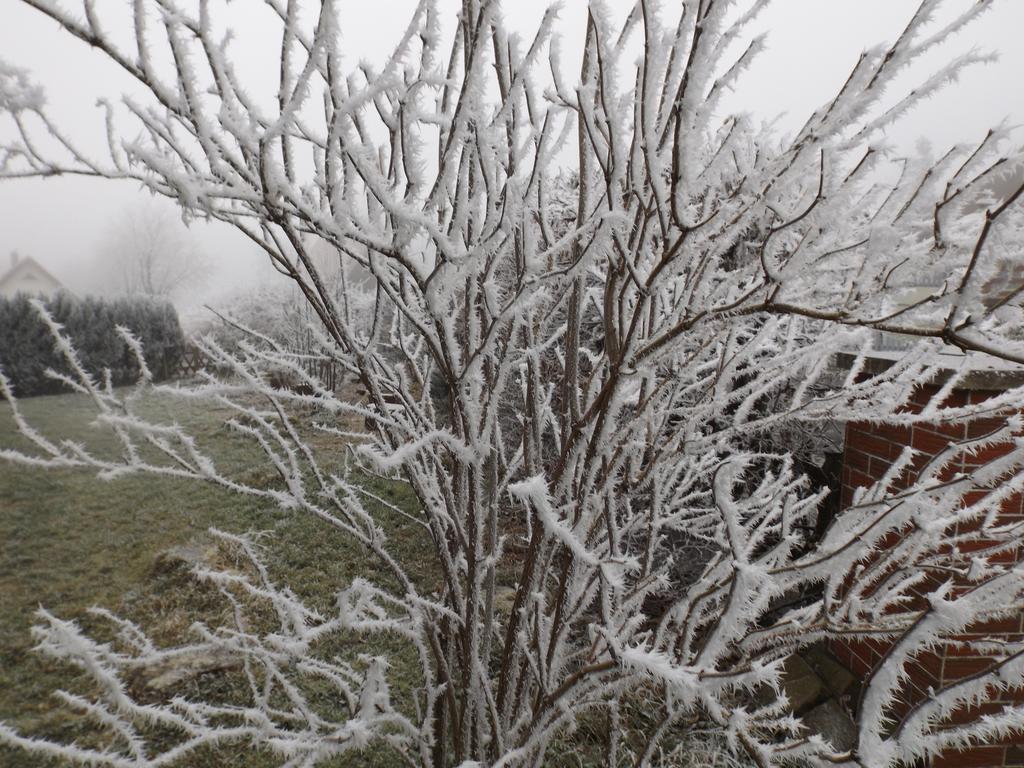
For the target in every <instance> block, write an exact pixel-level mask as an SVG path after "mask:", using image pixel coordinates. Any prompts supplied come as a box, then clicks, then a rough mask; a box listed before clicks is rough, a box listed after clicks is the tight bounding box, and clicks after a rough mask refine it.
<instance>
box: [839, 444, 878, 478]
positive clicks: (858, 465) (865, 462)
mask: <svg viewBox="0 0 1024 768" xmlns="http://www.w3.org/2000/svg"><path fill="white" fill-rule="evenodd" d="M843 461H844V463H845V465H846V466H847V467H850V468H851V469H856V470H857V471H858V472H863V473H864V474H865V475H871V474H873V473H872V472H871V457H869V456H868V455H867V454H866V453H861V452H860V451H858V450H855V449H850V448H848V449H847V450H846V456H845V457H844V459H843Z"/></svg>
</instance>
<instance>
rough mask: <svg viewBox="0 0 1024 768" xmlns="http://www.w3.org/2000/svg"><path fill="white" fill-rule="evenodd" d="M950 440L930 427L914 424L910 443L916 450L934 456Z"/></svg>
mask: <svg viewBox="0 0 1024 768" xmlns="http://www.w3.org/2000/svg"><path fill="white" fill-rule="evenodd" d="M950 442H952V441H951V440H950V439H949V438H948V437H946V436H945V435H940V434H938V433H936V432H933V431H932V430H931V429H928V428H926V427H922V426H920V425H917V424H915V425H914V430H913V435H912V437H911V441H910V444H911V445H912V446H914V448H916V449H917V450H919V451H922V452H924V453H926V454H927V455H929V456H934V455H935V454H937V453H939V452H940V451H942V450H943V449H944V448H946V446H948V445H949V444H950Z"/></svg>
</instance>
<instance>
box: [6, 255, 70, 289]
mask: <svg viewBox="0 0 1024 768" xmlns="http://www.w3.org/2000/svg"><path fill="white" fill-rule="evenodd" d="M63 288H64V286H63V285H61V283H60V280H58V279H57V278H55V277H54V276H53V275H51V274H50V273H49V272H48V271H46V269H45V268H44V267H43V265H42V264H40V263H39V262H38V261H36V260H35V259H33V258H32V257H31V256H19V255H18V254H17V253H12V254H11V262H10V268H9V269H8V270H7V271H6V272H4V273H2V274H0V296H7V297H10V296H14V294H16V293H27V294H29V295H30V296H38V295H39V294H43V295H44V296H50V295H52V294H54V293H57V291H60V290H63Z"/></svg>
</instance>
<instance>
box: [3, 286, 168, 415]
mask: <svg viewBox="0 0 1024 768" xmlns="http://www.w3.org/2000/svg"><path fill="white" fill-rule="evenodd" d="M31 302H32V300H31V298H30V297H29V296H26V295H24V294H18V295H17V296H15V297H13V298H0V370H3V372H4V374H5V375H6V376H7V378H8V379H9V380H10V382H11V384H12V385H13V387H14V392H15V394H16V395H20V396H22V397H24V396H27V395H40V394H47V393H54V392H61V391H63V390H64V389H65V385H64V384H63V383H62V382H60V381H59V380H57V379H55V378H53V377H52V376H49V375H47V370H48V369H50V370H53V371H56V372H58V373H68V370H67V363H66V362H65V361H64V359H63V357H62V356H61V355H60V353H59V352H58V351H57V350H56V349H55V348H54V343H53V336H52V335H51V334H50V332H49V331H48V329H47V328H46V325H45V324H44V322H43V320H42V319H41V317H40V316H39V313H38V312H37V311H36V309H35V308H34V307H33V306H32V303H31ZM45 304H46V306H47V308H48V309H49V311H50V313H51V314H52V315H53V317H54V319H55V320H56V321H57V322H58V323H60V324H61V325H62V326H64V329H65V331H66V333H67V334H68V336H69V337H70V338H71V340H72V341H73V342H74V344H75V345H76V348H77V350H78V353H79V356H80V357H81V360H82V363H83V364H84V366H85V368H86V369H87V370H89V371H95V372H102V371H109V372H110V377H111V381H112V383H113V384H114V385H121V384H128V383H131V382H133V381H135V380H136V379H137V378H138V375H139V370H138V365H137V364H136V362H135V358H134V355H133V354H132V352H131V350H130V349H129V348H128V346H127V344H126V343H125V341H124V340H123V339H122V338H121V336H120V334H118V332H117V327H118V326H123V327H125V328H127V329H128V330H129V331H131V333H132V334H133V335H134V336H135V337H136V338H137V339H139V340H140V341H141V342H142V346H143V349H144V351H145V357H146V363H147V365H148V366H149V369H150V371H151V372H152V374H153V377H154V378H155V379H158V380H159V379H166V378H168V377H169V376H173V375H174V373H175V372H176V371H177V369H178V365H179V363H180V361H181V356H182V353H183V351H184V347H185V338H184V335H183V334H182V332H181V325H180V324H179V323H178V314H177V312H176V311H175V309H174V306H173V305H172V304H171V303H170V302H167V301H156V300H153V299H146V298H124V299H98V298H92V297H89V298H84V299H78V298H75V297H73V296H71V295H69V294H63V293H62V294H58V295H57V296H54V297H52V298H50V299H46V300H45Z"/></svg>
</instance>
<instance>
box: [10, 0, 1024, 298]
mask: <svg viewBox="0 0 1024 768" xmlns="http://www.w3.org/2000/svg"><path fill="white" fill-rule="evenodd" d="M76 2H77V0H64V5H65V6H66V7H76V6H75V5H74V3H76ZM973 2H974V0H950V1H949V2H948V3H947V6H948V8H947V14H952V13H953V12H955V11H956V10H958V9H963V8H965V7H967V6H969V5H970V4H972V3H973ZM632 3H633V0H608V5H609V6H610V7H611V8H612V9H614V10H615V12H616V17H617V19H621V18H624V16H625V13H626V12H627V11H628V9H629V7H630V6H631V5H632ZM340 5H341V8H342V9H343V10H342V14H341V16H342V19H343V23H344V25H345V27H344V29H343V36H344V43H345V46H346V51H347V58H348V60H349V61H350V62H354V61H356V60H358V59H360V58H366V59H369V60H370V61H372V62H376V63H379V62H381V61H382V60H383V59H384V58H385V55H386V53H387V52H389V51H390V50H391V48H392V46H393V43H394V41H395V39H396V37H397V35H398V34H399V32H400V28H401V25H402V24H403V23H404V22H405V21H406V19H407V18H408V15H409V12H410V10H411V9H412V7H413V6H414V5H415V3H414V2H413V0H341V3H340ZM450 5H451V12H450V14H449V18H448V21H449V24H450V23H451V22H452V21H453V20H454V18H455V14H456V12H457V7H458V2H456V1H455V0H451V2H450ZM547 5H548V3H547V2H546V0H518V2H517V1H516V0H504V2H503V9H504V13H505V16H506V18H507V19H508V20H509V22H510V24H512V25H513V26H516V27H520V28H522V29H523V30H524V33H525V32H526V30H528V29H529V28H530V27H531V26H532V24H533V23H534V22H535V21H536V20H537V19H539V18H540V16H541V14H542V13H543V10H544V8H546V7H547ZM917 5H918V0H776V1H775V5H774V6H773V7H772V8H770V9H769V11H767V12H766V13H765V14H764V17H763V18H762V20H761V21H760V22H759V24H758V27H757V29H754V30H752V33H756V32H759V31H763V30H766V31H767V32H768V51H767V52H766V53H765V54H764V55H763V57H762V59H761V60H760V61H759V62H758V63H756V64H755V66H754V69H753V70H752V71H751V72H750V74H749V75H748V76H746V77H745V79H744V80H743V82H742V83H741V85H740V87H739V88H738V89H737V92H736V93H735V94H733V96H732V99H731V101H730V102H729V103H728V104H725V105H723V109H724V110H725V111H737V110H742V111H749V112H753V113H754V114H755V115H758V116H761V117H764V118H766V119H770V118H774V117H776V116H778V115H783V117H782V119H781V120H780V122H779V127H780V128H781V129H782V130H786V129H789V130H793V129H795V128H796V127H798V126H799V125H800V124H802V122H803V120H804V119H805V118H806V117H807V115H808V113H809V112H810V111H811V110H813V109H814V108H815V107H817V106H819V105H820V104H822V103H823V102H825V101H826V100H827V99H828V98H829V97H830V96H831V95H832V94H833V93H834V92H835V91H836V89H837V88H838V87H839V85H841V83H842V82H843V80H844V79H845V77H846V75H847V74H848V73H849V71H850V69H851V67H852V65H853V64H854V62H855V61H856V58H857V55H858V54H859V53H860V52H861V51H862V50H863V49H864V48H866V47H869V46H872V45H874V44H876V43H879V42H883V41H891V40H893V39H894V38H895V36H896V35H897V34H898V33H899V31H900V30H901V29H902V26H903V24H905V22H906V20H907V19H908V18H909V17H910V15H911V14H912V13H913V11H914V9H915V8H916V6H917ZM97 6H98V8H99V10H100V13H101V15H102V14H103V13H104V12H106V13H111V14H118V15H120V14H126V13H128V12H129V10H128V2H127V0H98V2H97ZM231 7H232V8H234V9H236V12H238V13H239V16H238V19H237V20H236V21H235V22H233V23H232V26H233V27H234V28H235V31H236V33H237V37H238V40H237V43H236V50H237V53H238V58H239V61H238V69H239V71H240V72H241V74H242V76H243V77H248V78H249V80H250V82H257V83H258V82H265V83H267V84H268V85H269V86H270V87H275V84H276V70H275V64H276V60H277V55H276V50H274V47H273V45H274V32H275V29H276V28H275V25H274V23H273V22H272V20H271V19H270V17H269V15H268V13H267V11H266V9H265V7H264V6H263V4H262V3H259V2H257V0H241V1H240V2H235V3H233V4H232V6H231ZM663 7H664V8H665V9H666V11H667V12H668V13H669V14H671V15H672V16H675V15H676V14H678V9H679V2H678V0H665V2H664V3H663ZM243 8H244V11H242V10H241V9H243ZM585 11H586V2H585V0H565V2H564V3H563V10H562V13H561V17H560V22H559V25H558V26H559V29H560V30H561V31H562V33H563V35H564V37H565V43H564V46H563V47H564V49H565V52H566V57H567V59H569V61H570V62H572V61H575V60H577V59H576V57H577V56H578V52H579V49H580V47H581V40H582V32H583V20H584V19H585ZM278 40H279V38H278ZM973 47H977V48H980V49H982V50H985V51H996V52H998V53H999V54H1000V57H1001V58H1000V61H999V62H998V63H996V64H992V65H988V66H985V67H981V68H976V69H973V70H971V71H968V72H967V73H966V74H965V75H964V76H963V77H962V79H961V82H960V83H959V84H958V85H956V86H954V87H952V88H951V89H947V90H946V91H945V92H944V93H942V94H940V95H939V96H937V97H935V98H933V99H931V100H930V101H929V102H927V103H925V104H923V105H921V107H919V108H918V110H917V111H916V112H915V113H913V114H912V115H911V117H910V118H909V119H908V120H907V121H905V123H904V124H903V125H901V126H899V127H898V128H896V129H894V130H893V131H892V132H891V134H890V136H889V138H890V139H891V140H892V141H893V142H895V143H897V144H898V145H900V146H903V147H908V148H909V147H912V146H913V144H914V143H915V141H916V140H917V138H918V137H921V136H924V137H927V138H928V139H929V140H930V141H931V142H932V143H933V144H934V145H935V146H936V148H937V149H939V150H942V149H943V148H944V147H946V146H948V145H949V144H952V143H957V142H964V141H977V140H979V139H980V138H981V136H982V135H983V134H984V132H985V130H986V129H987V128H988V127H989V126H991V125H993V124H996V123H998V122H999V121H1001V120H1002V119H1004V118H1009V120H1010V122H1011V123H1014V124H1021V123H1024V0H1002V2H999V3H997V4H996V7H995V8H994V9H993V10H992V11H991V12H989V13H988V14H986V15H985V16H983V17H982V19H981V20H979V21H978V22H976V23H975V24H974V25H972V26H970V27H969V28H968V30H967V31H966V32H965V33H964V34H963V35H962V36H961V37H960V38H958V39H957V40H955V41H953V42H952V43H950V44H947V45H946V46H944V47H943V48H942V49H940V50H937V51H936V52H935V53H934V54H932V56H931V58H930V59H929V61H928V62H926V63H925V65H924V66H922V67H921V68H919V69H917V70H915V71H912V72H909V73H907V75H906V76H905V78H904V79H905V81H906V83H907V84H908V87H909V86H910V85H911V84H913V82H914V81H915V80H918V79H920V78H921V77H922V76H923V75H925V74H927V73H928V68H929V66H935V65H937V64H939V63H942V62H943V61H945V60H947V59H948V58H950V57H951V56H953V55H956V54H959V53H963V52H965V51H967V50H969V49H971V48H973ZM0 58H2V59H4V60H5V61H7V62H8V63H11V64H14V65H16V66H20V67H25V68H28V69H29V70H31V71H32V72H33V74H34V76H35V78H36V80H37V82H39V83H41V84H42V85H44V87H45V88H46V92H47V97H48V104H49V105H50V111H51V113H52V114H53V115H54V116H55V117H56V118H57V121H58V123H59V124H60V125H61V126H62V127H63V128H64V129H65V131H66V132H67V133H68V134H70V135H71V136H72V137H74V138H76V139H77V140H79V141H81V142H82V144H83V145H84V146H86V147H90V148H95V149H96V150H97V154H98V153H99V150H100V149H102V147H103V143H102V141H103V139H102V137H103V113H102V111H101V110H100V109H98V108H97V107H96V99H97V98H98V97H99V96H107V97H109V98H110V99H111V100H112V101H117V99H118V97H119V96H120V94H121V93H122V92H125V91H128V92H130V93H135V94H138V93H140V89H139V87H138V86H137V85H136V84H134V83H132V82H131V81H130V79H129V78H128V77H127V76H126V75H125V74H124V73H123V72H122V71H121V70H119V69H118V68H117V67H116V66H115V65H113V64H112V63H110V62H109V61H107V60H106V59H105V58H104V57H103V56H102V54H99V53H97V52H95V51H93V50H92V49H90V48H89V47H88V46H87V45H85V44H84V43H81V42H80V41H78V40H75V39H73V38H72V37H71V36H70V35H68V34H67V33H64V32H61V31H60V29H59V28H58V27H57V25H56V24H55V23H54V22H52V21H50V20H48V19H47V18H45V17H44V16H43V15H42V14H40V13H39V12H37V11H34V10H32V9H30V8H28V7H27V6H24V5H22V3H21V2H20V0H0ZM567 66H568V65H567ZM576 66H578V64H577V65H576ZM567 71H568V70H567ZM133 130H134V129H133ZM1021 133H1024V132H1019V133H1018V134H1017V136H1016V141H1017V142H1018V143H1019V142H1020V141H1021V140H1022V138H1024V136H1022V135H1021ZM148 198H149V194H148V193H146V192H143V191H141V190H140V189H139V188H138V186H137V185H136V184H135V183H133V182H112V181H104V180H95V179H81V178H51V179H46V180H19V181H2V182H0V273H2V272H3V271H5V270H6V268H7V266H8V254H9V253H10V252H11V251H13V250H17V251H19V252H21V253H23V254H29V255H32V256H34V257H35V258H36V259H37V260H39V261H40V262H41V263H42V264H43V265H44V266H46V267H47V268H49V269H50V270H51V271H52V272H53V273H54V274H55V275H56V276H57V277H58V278H59V279H61V280H62V281H64V282H65V283H66V284H67V285H68V286H69V287H71V288H72V290H78V291H83V290H89V288H90V287H91V286H92V285H95V282H96V280H97V279H98V278H99V277H100V276H98V275H96V264H97V263H98V262H97V252H98V251H99V250H101V249H102V248H103V247H104V241H105V240H106V239H109V238H108V235H107V233H108V232H109V230H110V228H111V223H112V221H116V220H117V219H118V218H119V217H122V216H123V213H122V212H123V211H124V210H125V209H126V208H131V207H132V206H133V205H135V204H136V203H137V202H138V201H140V199H148ZM192 230H193V233H194V234H195V236H196V237H197V238H198V240H199V241H200V244H201V246H202V248H203V249H204V250H205V251H206V252H207V253H209V254H210V255H211V256H212V257H213V258H214V259H215V260H216V261H217V262H218V263H219V264H220V265H221V268H220V269H219V270H217V271H215V272H213V273H212V274H211V278H210V286H209V290H208V291H207V295H206V296H203V297H200V298H207V297H208V296H211V295H213V294H215V293H216V292H217V291H219V290H220V289H221V288H223V286H225V285H227V284H229V283H231V282H232V281H235V280H243V281H245V280H253V279H255V278H256V277H258V276H262V275H266V274H269V268H267V267H266V266H265V264H264V261H265V259H264V258H263V257H262V256H261V255H260V254H258V253H256V252H255V251H254V249H253V246H252V245H251V244H250V243H248V242H247V241H245V240H244V239H243V238H242V237H241V236H239V235H237V234H235V233H234V232H232V231H231V230H230V229H229V228H228V227H227V226H225V225H221V224H209V225H207V224H201V223H200V224H195V225H193V227H192Z"/></svg>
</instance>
